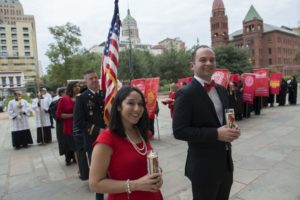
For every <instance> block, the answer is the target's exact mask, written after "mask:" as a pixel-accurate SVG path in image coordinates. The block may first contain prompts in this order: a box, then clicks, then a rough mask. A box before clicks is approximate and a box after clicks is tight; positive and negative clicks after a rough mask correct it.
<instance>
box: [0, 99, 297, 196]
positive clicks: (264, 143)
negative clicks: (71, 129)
mask: <svg viewBox="0 0 300 200" xmlns="http://www.w3.org/2000/svg"><path fill="white" fill-rule="evenodd" d="M299 113H300V106H299V105H297V106H284V107H277V106H276V107H273V108H266V109H263V110H262V114H261V115H260V116H254V115H252V116H251V118H250V119H244V120H242V121H239V122H238V124H239V126H240V127H241V130H242V135H241V137H240V139H239V140H237V141H236V142H233V157H234V163H235V172H234V184H233V187H232V191H231V198H230V199H231V200H299V199H300V133H299V129H300V115H299ZM159 127H160V129H159V130H160V140H158V139H157V132H156V136H155V139H154V140H153V146H154V148H155V149H156V150H157V151H158V153H159V159H160V165H161V166H162V168H163V179H164V185H163V188H162V193H163V195H164V197H165V199H166V200H191V199H192V196H191V188H190V182H189V180H188V179H187V178H186V177H184V165H185V159H186V151H187V145H186V143H185V142H183V141H178V140H175V139H174V138H173V135H172V127H171V119H170V114H169V110H168V108H167V107H166V106H163V105H161V104H160V113H159ZM30 128H31V132H32V136H33V138H34V142H35V141H36V128H35V120H34V118H33V117H32V118H30ZM0 130H1V132H0V157H1V159H0V200H17V199H25V200H40V199H43V200H82V199H84V200H94V199H95V197H94V194H92V193H90V192H89V191H88V184H87V182H86V181H80V180H79V179H78V175H77V166H76V165H74V164H73V165H71V166H68V167H67V166H65V163H64V157H61V156H59V154H58V149H57V142H56V138H55V129H52V136H53V143H51V144H48V145H36V144H34V145H32V146H31V147H29V148H28V149H20V150H14V149H13V148H12V146H11V135H10V131H9V121H8V119H7V115H6V113H0Z"/></svg>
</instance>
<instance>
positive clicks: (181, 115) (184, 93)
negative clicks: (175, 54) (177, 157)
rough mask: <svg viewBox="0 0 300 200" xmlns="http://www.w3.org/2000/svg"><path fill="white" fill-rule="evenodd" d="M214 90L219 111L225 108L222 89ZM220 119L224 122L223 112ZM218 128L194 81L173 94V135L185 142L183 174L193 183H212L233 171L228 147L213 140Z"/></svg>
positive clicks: (208, 101)
mask: <svg viewBox="0 0 300 200" xmlns="http://www.w3.org/2000/svg"><path fill="white" fill-rule="evenodd" d="M216 90H217V92H218V94H219V98H220V100H221V102H222V104H223V110H224V109H226V108H228V104H229V102H228V95H227V91H226V89H225V88H224V87H222V86H221V85H216ZM223 118H224V121H225V115H224V112H223ZM222 125H223V124H220V122H219V120H218V116H217V113H216V111H215V108H214V105H213V102H212V101H211V99H210V98H209V96H208V94H207V93H206V91H205V90H204V88H203V87H202V85H201V84H200V83H199V82H198V81H197V80H196V79H195V78H193V80H192V82H191V83H189V84H188V85H187V86H185V87H183V88H182V89H181V90H179V91H178V92H177V94H176V100H175V109H174V118H173V133H174V136H175V138H176V139H179V140H184V141H187V142H188V155H187V160H186V166H185V175H186V176H187V177H188V178H189V179H190V180H191V181H192V182H193V183H205V182H207V181H214V180H216V179H218V178H219V177H221V176H222V175H223V174H224V173H225V172H226V171H228V170H229V171H232V170H233V164H232V158H231V145H230V144H229V143H225V142H221V141H219V140H218V139H217V137H218V134H217V128H219V127H220V126H222ZM226 148H227V149H228V150H226Z"/></svg>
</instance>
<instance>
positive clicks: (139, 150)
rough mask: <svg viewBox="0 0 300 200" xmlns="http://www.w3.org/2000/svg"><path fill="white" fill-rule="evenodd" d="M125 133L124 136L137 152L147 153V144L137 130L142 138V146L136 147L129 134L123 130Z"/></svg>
mask: <svg viewBox="0 0 300 200" xmlns="http://www.w3.org/2000/svg"><path fill="white" fill-rule="evenodd" d="M125 134H126V137H127V139H128V141H129V142H130V143H131V145H132V146H133V148H134V149H135V150H136V152H138V153H139V154H140V155H142V156H144V155H146V154H147V151H148V150H147V145H146V142H145V140H144V138H143V137H142V136H141V134H140V132H139V131H138V134H139V136H140V138H141V140H142V143H143V146H142V148H140V147H138V146H137V145H136V144H135V143H134V142H133V141H132V139H131V138H130V137H129V135H128V134H127V133H126V132H125Z"/></svg>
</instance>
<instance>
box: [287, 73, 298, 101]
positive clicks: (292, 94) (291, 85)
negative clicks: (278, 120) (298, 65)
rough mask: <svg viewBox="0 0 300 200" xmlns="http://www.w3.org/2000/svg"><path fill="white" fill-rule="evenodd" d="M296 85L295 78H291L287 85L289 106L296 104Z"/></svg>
mask: <svg viewBox="0 0 300 200" xmlns="http://www.w3.org/2000/svg"><path fill="white" fill-rule="evenodd" d="M297 87H298V83H297V81H296V77H295V76H293V77H292V80H291V82H290V83H289V84H288V92H289V97H288V99H289V103H290V104H291V105H295V104H296V103H297V90H298V88H297Z"/></svg>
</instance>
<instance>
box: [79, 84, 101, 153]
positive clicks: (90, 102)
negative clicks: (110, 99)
mask: <svg viewBox="0 0 300 200" xmlns="http://www.w3.org/2000/svg"><path fill="white" fill-rule="evenodd" d="M104 98H105V94H104V93H103V92H102V91H100V93H99V94H98V95H95V94H93V93H92V92H91V91H90V90H88V89H87V90H85V91H84V92H83V93H82V94H80V95H79V96H77V97H76V102H75V109H74V115H73V116H74V117H73V119H74V124H73V127H74V132H76V131H78V132H79V133H80V134H82V135H83V137H84V140H85V141H84V142H85V148H86V149H87V151H92V144H93V142H94V141H95V139H96V138H97V136H98V134H99V131H100V128H105V123H104V120H103V111H104Z"/></svg>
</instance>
